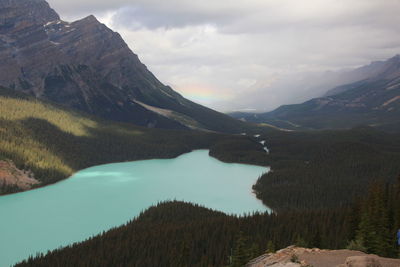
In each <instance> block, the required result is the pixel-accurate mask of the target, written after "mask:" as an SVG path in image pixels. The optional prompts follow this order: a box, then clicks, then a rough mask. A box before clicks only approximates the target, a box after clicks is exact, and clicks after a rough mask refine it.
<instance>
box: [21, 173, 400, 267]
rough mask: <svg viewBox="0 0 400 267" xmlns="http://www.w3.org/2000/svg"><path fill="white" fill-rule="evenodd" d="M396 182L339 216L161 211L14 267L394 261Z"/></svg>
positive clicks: (181, 206) (171, 206)
mask: <svg viewBox="0 0 400 267" xmlns="http://www.w3.org/2000/svg"><path fill="white" fill-rule="evenodd" d="M399 203H400V178H399V180H398V182H397V184H395V185H389V184H385V183H375V184H373V185H371V186H370V189H369V193H368V195H367V197H366V198H363V199H362V200H358V201H357V202H356V203H355V204H353V205H352V206H349V207H347V208H342V209H320V210H317V209H316V210H308V211H307V210H303V211H286V212H285V211H283V212H280V213H272V214H252V215H248V216H244V217H235V216H227V215H225V214H223V213H220V212H215V211H211V210H209V209H205V208H202V207H199V206H196V205H193V204H189V203H182V202H169V203H161V204H159V205H157V206H156V207H151V208H149V209H148V210H147V211H145V212H144V213H142V214H141V215H140V216H139V217H138V218H137V219H135V220H133V221H131V222H129V223H128V224H126V225H124V226H122V227H118V228H115V229H112V230H110V231H108V232H106V233H103V234H102V235H99V236H97V237H94V238H92V239H89V240H88V241H86V242H83V243H80V244H75V245H72V246H68V247H66V248H64V249H58V250H55V251H53V252H51V253H48V254H47V255H45V256H44V255H37V256H36V257H34V258H30V259H28V260H26V261H24V262H23V263H21V264H18V265H16V266H18V267H22V266H41V267H47V266H49V267H50V266H243V265H244V264H245V263H246V262H248V260H250V259H251V258H254V257H256V256H258V255H260V254H262V253H265V252H268V251H269V252H273V251H275V250H276V249H278V248H283V247H286V246H288V245H291V244H296V245H298V246H303V247H319V248H330V249H337V248H345V247H347V248H349V249H358V250H362V251H365V252H368V253H376V254H378V255H382V256H387V257H397V256H400V255H398V253H399V251H398V248H396V241H395V234H396V230H397V229H398V227H400V207H399V205H400V204H399Z"/></svg>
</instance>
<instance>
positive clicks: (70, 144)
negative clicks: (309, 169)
mask: <svg viewBox="0 0 400 267" xmlns="http://www.w3.org/2000/svg"><path fill="white" fill-rule="evenodd" d="M0 107H1V112H0V160H11V161H12V162H14V163H15V165H16V166H17V167H18V168H19V169H22V170H27V171H28V170H29V171H31V172H32V173H33V175H34V177H35V178H36V179H37V180H39V181H40V184H37V185H35V186H42V185H46V184H50V183H54V182H56V181H58V180H60V179H64V178H66V177H68V176H70V175H71V174H72V173H73V172H75V171H77V170H80V169H83V168H86V167H89V166H94V165H99V164H103V163H110V162H123V161H131V160H138V159H149V158H171V157H176V156H178V155H180V154H182V153H185V152H189V151H191V150H193V149H200V148H208V147H210V146H212V145H213V144H214V143H217V142H219V141H223V140H226V139H229V138H233V139H246V137H243V136H228V135H222V134H215V133H206V132H198V131H176V130H162V129H149V128H144V127H138V126H134V125H131V124H126V123H117V122H111V121H106V120H101V119H98V118H95V117H92V116H89V115H86V114H84V113H79V112H75V111H71V110H69V109H66V108H63V107H61V106H57V105H54V104H51V103H48V102H43V101H40V100H37V99H35V98H33V97H29V96H27V95H25V94H22V93H17V92H15V91H13V90H9V89H5V88H0ZM19 190H20V188H17V187H15V186H12V185H11V186H7V185H6V184H1V186H0V194H1V193H10V192H15V191H19Z"/></svg>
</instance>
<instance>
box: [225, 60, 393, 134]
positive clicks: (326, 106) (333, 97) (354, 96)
mask: <svg viewBox="0 0 400 267" xmlns="http://www.w3.org/2000/svg"><path fill="white" fill-rule="evenodd" d="M351 73H353V75H354V76H355V77H362V79H360V80H358V81H356V82H352V83H348V84H343V85H341V86H338V87H335V88H332V89H331V90H329V91H328V92H327V93H326V94H325V96H324V97H319V98H314V99H311V100H309V101H306V102H304V103H302V104H295V105H284V106H281V107H279V108H277V109H276V110H274V111H271V112H266V113H243V112H236V113H231V114H230V115H231V116H233V117H235V118H238V119H242V120H244V121H250V122H255V123H266V124H271V125H274V126H276V127H279V128H285V129H292V130H294V129H301V130H305V129H344V128H352V127H355V126H359V125H369V126H374V127H377V128H380V129H385V130H389V131H398V130H400V55H397V56H394V57H392V58H390V59H388V60H386V61H381V62H374V63H371V64H370V65H368V66H364V67H361V68H358V69H356V70H355V71H354V72H349V73H348V74H347V75H350V74H351Z"/></svg>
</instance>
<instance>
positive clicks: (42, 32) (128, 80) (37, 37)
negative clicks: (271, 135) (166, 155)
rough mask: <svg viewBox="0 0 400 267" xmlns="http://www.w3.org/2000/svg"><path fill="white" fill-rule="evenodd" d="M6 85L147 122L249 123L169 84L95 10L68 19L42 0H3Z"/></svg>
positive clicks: (0, 70)
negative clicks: (192, 98) (185, 95)
mask: <svg viewBox="0 0 400 267" xmlns="http://www.w3.org/2000/svg"><path fill="white" fill-rule="evenodd" d="M0 86H4V87H7V88H11V89H14V90H17V91H22V92H24V93H27V94H30V95H33V96H35V97H37V98H41V99H46V100H50V101H53V102H57V103H61V104H63V105H65V106H67V107H70V108H75V109H79V110H82V111H85V112H88V113H90V114H94V115H96V116H100V117H103V118H107V119H111V120H117V121H125V122H132V123H135V124H139V125H143V126H147V127H159V128H174V129H182V128H183V129H187V128H204V129H211V130H217V131H228V130H227V129H228V128H229V129H232V130H234V131H235V132H236V128H237V127H239V128H242V125H243V123H242V122H239V121H236V120H234V119H232V118H229V117H228V116H226V115H223V114H220V113H218V112H215V111H213V110H210V109H207V108H205V107H203V106H200V105H197V104H195V103H193V102H191V101H189V100H187V99H185V98H183V97H182V96H181V95H179V94H178V93H176V92H175V91H173V90H172V89H171V88H169V87H168V86H165V85H164V84H162V83H161V82H160V81H159V80H158V79H157V78H156V77H155V76H154V75H153V74H152V73H151V72H150V71H149V70H148V69H147V67H146V66H145V65H144V64H142V62H140V60H139V58H138V56H137V55H136V54H134V53H133V52H132V50H131V49H130V48H129V47H128V45H127V44H126V43H125V42H124V40H123V39H122V37H121V36H120V35H119V34H118V33H116V32H114V31H112V30H111V29H109V28H108V27H107V26H106V25H104V24H102V23H100V22H99V21H98V20H97V19H96V17H94V16H93V15H90V16H88V17H85V18H83V19H81V20H77V21H75V22H71V23H69V22H65V21H62V20H60V17H59V16H58V14H57V13H56V12H55V11H54V10H53V9H52V8H51V7H50V6H49V5H48V3H47V2H45V1H43V0H0ZM238 131H241V130H238Z"/></svg>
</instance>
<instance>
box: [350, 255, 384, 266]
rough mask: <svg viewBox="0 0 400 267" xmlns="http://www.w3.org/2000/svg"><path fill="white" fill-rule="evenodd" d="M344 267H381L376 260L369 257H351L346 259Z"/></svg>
mask: <svg viewBox="0 0 400 267" xmlns="http://www.w3.org/2000/svg"><path fill="white" fill-rule="evenodd" d="M342 266H344V267H382V265H381V263H380V262H379V260H378V259H376V258H375V257H371V256H352V257H348V258H347V259H346V263H345V264H344V265H343V264H342Z"/></svg>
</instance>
